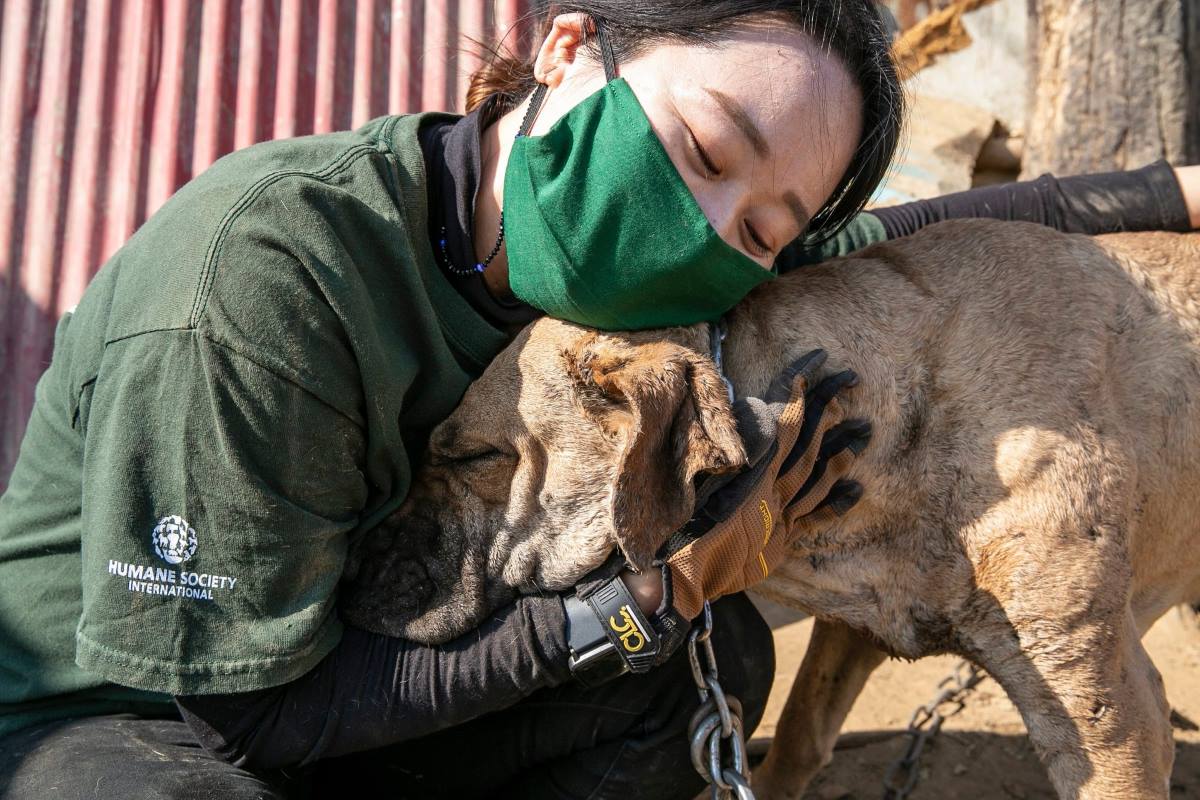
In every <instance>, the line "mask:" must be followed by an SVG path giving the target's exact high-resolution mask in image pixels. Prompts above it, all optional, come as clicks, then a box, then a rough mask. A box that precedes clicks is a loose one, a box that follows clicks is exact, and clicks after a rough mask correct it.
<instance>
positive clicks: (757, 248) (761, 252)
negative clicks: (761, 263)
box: [744, 220, 771, 258]
mask: <svg viewBox="0 0 1200 800" xmlns="http://www.w3.org/2000/svg"><path fill="white" fill-rule="evenodd" d="M744 225H745V228H746V234H747V235H748V236H749V237H750V241H751V242H752V243H753V245H754V246H753V247H751V248H750V250H751V251H754V255H756V256H758V257H759V258H764V257H766V256H768V255H770V254H771V246H770V245H769V244H767V243H766V242H765V241H764V240H763V238H762V236H760V235H759V233H758V229H756V228H755V227H754V225H753V224H751V222H750V220H746V221H745V222H744Z"/></svg>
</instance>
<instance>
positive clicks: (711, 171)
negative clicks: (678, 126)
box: [683, 122, 721, 178]
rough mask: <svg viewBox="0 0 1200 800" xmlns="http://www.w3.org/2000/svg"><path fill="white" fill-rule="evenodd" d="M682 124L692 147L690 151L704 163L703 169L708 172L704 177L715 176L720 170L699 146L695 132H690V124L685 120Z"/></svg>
mask: <svg viewBox="0 0 1200 800" xmlns="http://www.w3.org/2000/svg"><path fill="white" fill-rule="evenodd" d="M683 126H684V127H685V128H687V134H688V145H689V146H690V147H691V148H692V152H693V153H694V154H695V155H696V158H698V159H700V163H701V164H703V165H704V169H705V170H707V172H708V175H706V176H705V177H707V178H715V177H717V176H719V175H720V174H721V170H720V169H718V168H717V165H716V164H714V163H713V160H712V159H711V158H710V157H709V155H708V152H707V151H706V150H705V149H704V148H703V147H701V146H700V140H699V139H697V138H696V134H694V133H692V128H691V126H690V125H688V124H687V123H686V122H685V123H684V124H683Z"/></svg>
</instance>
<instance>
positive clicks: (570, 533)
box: [339, 319, 746, 643]
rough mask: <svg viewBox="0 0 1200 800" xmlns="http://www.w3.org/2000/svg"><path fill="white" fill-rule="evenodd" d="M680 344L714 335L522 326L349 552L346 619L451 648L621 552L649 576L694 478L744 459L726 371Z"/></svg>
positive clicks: (679, 519) (687, 504) (686, 509)
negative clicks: (406, 487) (508, 606)
mask: <svg viewBox="0 0 1200 800" xmlns="http://www.w3.org/2000/svg"><path fill="white" fill-rule="evenodd" d="M672 335H675V338H681V339H682V340H684V341H686V342H688V343H691V344H695V343H696V341H698V340H699V339H698V338H697V337H700V338H703V337H704V336H705V335H706V333H705V332H704V330H702V329H701V328H697V329H694V330H687V331H670V332H666V333H664V332H662V331H653V332H647V333H644V334H637V335H634V336H631V337H628V338H627V339H620V340H618V339H610V338H608V337H606V338H605V339H603V340H601V339H600V338H599V337H598V336H597V335H596V334H594V333H590V332H588V331H587V330H586V329H584V328H580V327H577V326H574V325H570V324H568V323H563V322H557V321H555V320H550V319H546V320H543V321H542V322H540V323H538V324H537V325H533V326H530V327H528V328H526V329H525V330H524V331H522V332H521V334H520V335H519V336H518V337H517V339H516V340H515V341H514V342H513V343H512V344H511V345H510V346H509V347H508V348H507V349H505V350H504V351H503V352H502V353H501V354H500V355H498V356H497V357H496V358H495V359H494V361H493V362H492V364H491V365H490V367H489V369H488V371H487V373H486V374H485V375H484V376H483V377H482V378H480V379H479V380H478V381H476V382H475V383H474V384H472V385H471V387H470V388H469V389H468V390H467V392H466V394H465V395H464V397H463V399H462V402H461V403H460V404H459V406H458V408H457V409H456V410H455V411H454V413H453V414H451V416H450V417H449V418H448V419H447V420H446V421H445V422H443V423H442V424H441V425H439V426H438V427H437V428H435V429H434V431H433V433H432V435H431V437H430V442H429V451H428V453H427V455H426V460H425V462H424V464H423V465H422V467H421V469H420V471H419V473H418V475H417V476H416V479H415V482H414V485H413V488H412V491H411V493H410V495H409V497H408V498H407V500H406V501H405V503H404V505H403V506H402V507H401V508H400V509H399V511H398V512H397V513H396V514H395V515H394V516H393V517H392V518H390V519H389V520H388V521H387V522H386V523H385V524H384V525H382V526H381V527H380V528H379V529H378V530H376V531H372V532H371V533H370V534H368V535H367V536H366V537H365V538H364V539H363V540H362V542H361V543H360V545H359V546H358V547H357V548H355V550H354V551H353V552H352V553H351V555H350V559H349V563H348V566H347V576H348V577H349V578H350V579H351V582H350V584H349V585H348V586H347V587H346V588H345V589H344V590H343V594H342V597H341V599H340V600H339V606H340V608H341V613H342V615H343V616H344V617H345V618H346V619H347V620H349V621H350V622H352V623H354V624H355V625H358V626H359V627H363V628H366V629H368V630H375V631H378V632H381V633H386V634H388V635H391V636H402V637H405V638H409V639H414V640H416V641H421V642H426V643H440V642H444V641H446V640H448V639H450V638H452V637H454V636H457V635H458V634H461V633H464V632H466V631H467V630H470V629H471V628H473V627H475V626H476V625H477V624H478V623H479V622H480V621H481V620H482V619H483V617H484V616H485V615H486V614H487V613H488V612H490V611H492V610H493V609H495V608H497V607H498V606H500V605H503V604H504V603H506V602H509V601H511V600H512V599H513V598H514V597H515V596H516V595H517V594H518V593H520V592H526V593H531V592H536V591H538V590H546V589H550V590H562V589H567V588H570V587H571V586H574V585H575V583H576V582H577V581H578V580H579V578H580V577H582V576H583V575H584V574H586V573H587V572H589V571H590V570H591V569H593V568H594V567H596V566H599V565H600V564H601V563H602V562H603V561H604V560H605V559H607V557H608V555H609V554H610V553H611V552H612V550H613V545H614V544H619V545H620V546H621V548H622V550H623V551H624V552H625V554H626V556H627V557H628V558H629V559H630V560H631V562H633V563H634V564H636V565H638V566H640V567H648V566H649V565H650V561H651V559H652V558H653V556H654V553H655V551H656V550H657V549H658V547H659V546H660V545H661V543H662V542H663V541H664V540H665V538H666V534H663V533H661V532H662V531H666V532H667V533H668V534H669V532H670V531H672V530H675V529H676V528H678V527H679V526H680V525H682V524H683V523H684V522H686V521H687V519H688V517H689V516H690V515H691V512H692V509H693V506H694V504H695V497H694V493H693V486H692V484H693V478H694V477H695V476H696V475H697V474H699V473H700V472H702V471H703V472H720V471H727V470H733V469H736V468H739V467H741V466H743V465H744V464H745V460H746V455H745V451H744V450H743V448H742V442H741V438H740V437H739V436H738V433H737V428H736V426H735V424H734V422H733V419H732V417H731V415H730V409H729V402H728V400H727V397H726V392H725V388H724V384H723V382H722V381H721V378H720V375H719V374H718V373H717V371H716V369H715V368H714V366H713V364H712V362H711V361H709V360H708V358H707V356H706V355H704V353H703V351H700V352H697V351H696V350H695V349H693V348H690V347H684V346H681V345H680V344H678V343H675V342H674V341H672V340H671V337H672ZM564 343H570V346H569V347H564V346H563V345H564ZM514 409H515V412H514ZM648 497H652V498H654V500H653V502H647V498H648Z"/></svg>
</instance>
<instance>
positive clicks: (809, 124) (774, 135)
mask: <svg viewBox="0 0 1200 800" xmlns="http://www.w3.org/2000/svg"><path fill="white" fill-rule="evenodd" d="M620 70H621V74H622V75H623V76H625V77H626V79H627V80H628V82H629V84H630V86H631V87H632V88H633V89H634V91H635V92H636V93H637V94H638V98H639V100H640V101H641V102H642V104H643V106H645V107H646V111H647V115H648V116H651V117H652V121H655V122H657V123H659V124H665V122H666V117H667V115H669V114H670V113H671V112H673V111H678V112H680V113H682V114H683V115H684V116H686V117H690V118H691V119H690V120H689V121H692V122H697V121H698V122H699V123H701V124H706V128H708V129H710V130H711V129H713V128H721V129H723V130H725V131H726V132H727V133H729V134H730V135H731V136H732V135H735V134H736V133H737V129H736V127H733V126H732V125H730V124H728V121H727V120H728V116H727V115H725V114H724V113H723V111H722V103H723V102H726V101H728V102H732V103H734V104H736V105H737V106H738V107H740V108H741V109H743V110H744V111H745V113H746V116H747V117H749V119H750V121H752V122H753V123H754V126H755V127H757V128H758V130H759V131H761V132H762V135H763V138H764V139H765V140H766V144H767V145H769V150H770V152H769V155H767V156H765V157H762V158H758V159H756V160H755V168H756V169H757V170H759V172H760V173H761V174H760V175H759V177H763V178H768V179H771V180H772V181H773V182H775V183H780V184H783V183H786V184H788V185H789V186H790V187H807V188H808V193H807V194H808V196H806V197H805V198H804V199H805V200H806V205H808V204H810V203H815V205H820V201H823V200H824V197H825V196H826V195H827V194H828V193H829V192H832V190H833V188H834V187H835V186H836V183H837V180H838V179H839V178H840V177H841V175H842V172H843V171H844V168H845V166H846V165H847V164H848V163H849V160H850V158H851V156H852V154H853V150H854V147H855V146H856V145H857V143H858V138H859V136H858V134H859V129H860V126H861V114H862V112H861V106H862V99H861V93H860V92H859V89H858V87H857V85H856V84H855V82H854V79H853V78H852V77H851V75H850V73H849V71H848V70H847V69H846V67H845V65H844V64H843V63H842V61H841V58H840V57H839V56H838V55H837V54H836V53H834V52H833V51H832V50H830V49H828V48H827V47H823V46H821V44H820V43H819V42H818V41H816V40H815V39H813V38H812V37H810V36H808V35H807V34H805V33H803V32H801V31H799V30H797V29H796V28H795V27H793V26H792V25H790V24H787V23H785V22H783V21H780V20H769V19H768V20H761V21H757V22H753V23H747V24H744V25H741V26H738V27H737V28H735V29H734V30H732V31H731V32H730V33H729V34H728V35H726V36H723V37H722V38H721V39H720V40H719V41H718V42H716V43H715V44H713V45H706V44H696V43H670V42H668V43H662V44H659V45H657V46H655V47H654V48H651V49H648V50H647V51H645V52H644V53H642V54H641V55H639V56H638V57H637V58H635V59H632V60H630V61H629V62H628V64H622V65H621V67H620ZM655 117H657V119H654V118H655ZM777 188H782V187H777ZM809 207H810V208H813V206H812V205H810V206H809ZM814 210H815V208H814Z"/></svg>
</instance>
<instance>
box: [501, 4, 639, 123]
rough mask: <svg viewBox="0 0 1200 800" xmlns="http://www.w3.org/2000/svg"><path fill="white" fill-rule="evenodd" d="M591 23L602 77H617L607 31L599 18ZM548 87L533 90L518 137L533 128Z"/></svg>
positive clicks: (540, 84)
mask: <svg viewBox="0 0 1200 800" xmlns="http://www.w3.org/2000/svg"><path fill="white" fill-rule="evenodd" d="M592 23H593V24H594V25H595V26H596V38H597V39H599V40H600V57H601V59H602V60H603V61H604V79H605V80H606V81H612V80H613V79H614V78H616V77H617V59H616V56H614V55H613V50H612V44H611V43H610V42H609V41H608V33H607V31H605V30H604V26H603V25H601V24H600V20H598V19H595V18H594V17H593V18H592ZM548 89H549V87H548V86H546V84H544V83H539V84H538V85H537V88H535V89H534V90H533V96H532V97H531V98H530V99H529V108H527V109H526V110H525V116H524V118H523V119H522V120H521V127H520V128H518V129H517V137H518V138H519V137H521V136H528V135H529V131H530V129H531V128H533V121H534V120H535V119H537V115H538V111H540V110H541V108H542V101H544V100H545V99H546V92H547V90H548Z"/></svg>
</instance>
